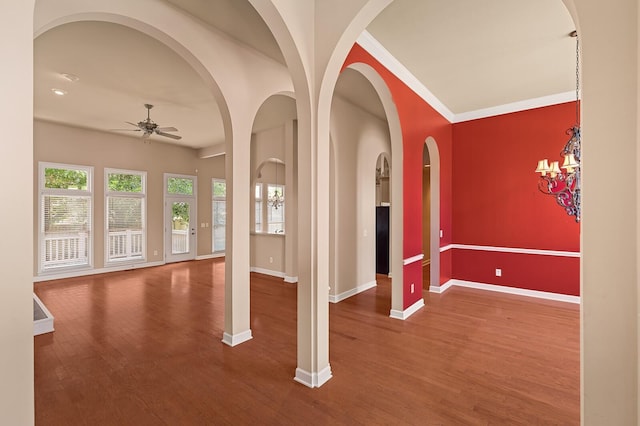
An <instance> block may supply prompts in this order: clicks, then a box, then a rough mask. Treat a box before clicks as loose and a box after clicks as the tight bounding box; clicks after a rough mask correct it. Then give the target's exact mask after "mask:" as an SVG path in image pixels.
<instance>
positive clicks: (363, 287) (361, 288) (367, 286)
mask: <svg viewBox="0 0 640 426" xmlns="http://www.w3.org/2000/svg"><path fill="white" fill-rule="evenodd" d="M377 285H378V283H377V282H376V281H375V280H373V281H371V282H368V283H366V284H363V285H359V286H358V287H356V288H352V289H351V290H348V291H345V292H344V293H340V294H337V295H333V294H330V295H329V302H331V303H338V302H342V301H343V300H345V299H348V298H349V297H351V296H355V295H356V294H358V293H362V292H363V291H367V290H369V289H371V288H374V287H375V286H377Z"/></svg>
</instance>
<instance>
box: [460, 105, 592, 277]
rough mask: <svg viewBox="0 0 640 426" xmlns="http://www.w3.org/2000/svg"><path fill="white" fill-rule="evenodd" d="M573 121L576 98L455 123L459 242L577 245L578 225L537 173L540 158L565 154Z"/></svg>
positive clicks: (544, 246)
mask: <svg viewBox="0 0 640 426" xmlns="http://www.w3.org/2000/svg"><path fill="white" fill-rule="evenodd" d="M574 124H575V103H573V102H569V103H565V104H560V105H554V106H549V107H545V108H537V109H532V110H527V111H522V112H518V113H513V114H505V115H500V116H496V117H491V118H485V119H481V120H473V121H468V122H464V123H456V124H454V125H453V140H454V143H453V203H452V204H453V223H454V227H453V240H454V242H455V243H458V244H474V245H487V246H500V247H520V248H535V249H548V250H562V251H579V250H580V225H579V224H578V223H576V222H575V219H574V218H573V216H568V215H567V214H566V213H565V212H564V210H563V209H562V208H561V207H560V206H558V205H557V204H556V202H555V200H554V199H553V198H552V197H550V196H547V195H544V194H542V193H541V192H540V191H538V187H537V183H538V178H539V175H538V174H537V173H534V170H535V167H536V164H537V161H538V160H540V159H542V158H549V160H550V161H551V160H561V158H560V151H561V150H562V148H563V147H564V144H565V143H566V141H567V140H568V139H569V137H568V136H567V135H566V133H565V131H566V130H567V129H568V128H570V127H571V126H573V125H574ZM454 270H455V262H454Z"/></svg>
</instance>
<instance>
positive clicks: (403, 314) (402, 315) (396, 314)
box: [389, 298, 424, 320]
mask: <svg viewBox="0 0 640 426" xmlns="http://www.w3.org/2000/svg"><path fill="white" fill-rule="evenodd" d="M423 307H424V299H422V298H421V299H420V300H418V301H417V302H416V303H414V304H413V305H411V306H409V307H408V308H407V309H405V310H404V311H397V310H395V309H392V310H391V313H390V314H389V316H390V317H391V318H394V319H399V320H406V319H407V318H409V317H410V316H411V315H413V314H415V313H416V312H417V311H418V310H420V309H421V308H423Z"/></svg>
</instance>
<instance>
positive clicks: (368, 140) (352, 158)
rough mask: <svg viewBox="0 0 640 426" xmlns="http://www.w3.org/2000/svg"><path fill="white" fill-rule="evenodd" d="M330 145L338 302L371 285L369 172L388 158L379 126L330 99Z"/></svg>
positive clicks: (372, 248)
mask: <svg viewBox="0 0 640 426" xmlns="http://www.w3.org/2000/svg"><path fill="white" fill-rule="evenodd" d="M331 140H332V144H333V151H334V155H333V156H332V159H333V160H334V164H333V165H332V170H335V176H334V180H335V188H336V191H335V193H334V206H335V214H334V215H332V216H333V220H332V223H333V227H334V230H335V232H334V234H335V235H334V238H335V240H334V241H335V243H334V247H335V255H334V258H335V259H334V262H333V265H334V271H335V272H334V282H333V285H332V286H331V290H330V291H331V293H330V294H331V295H332V296H337V297H339V296H340V295H341V294H344V293H347V292H351V291H353V290H355V289H357V288H358V287H360V286H366V285H368V284H371V283H373V282H375V279H376V263H375V255H376V254H375V246H376V244H375V238H376V232H375V230H376V228H375V227H376V224H375V170H376V160H377V158H378V156H379V155H380V154H381V153H388V152H390V144H391V143H390V140H389V130H388V125H387V123H386V122H385V121H383V120H381V119H380V118H377V117H375V116H373V115H371V114H370V113H368V112H366V111H364V110H362V109H361V108H358V107H356V106H355V105H353V104H351V103H349V102H347V101H345V100H344V99H342V98H340V97H339V96H334V97H333V103H332V106H331Z"/></svg>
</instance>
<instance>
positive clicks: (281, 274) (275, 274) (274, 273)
mask: <svg viewBox="0 0 640 426" xmlns="http://www.w3.org/2000/svg"><path fill="white" fill-rule="evenodd" d="M249 270H250V271H251V272H257V273H259V274H264V275H269V276H272V277H276V278H283V279H284V277H285V275H284V272H280V271H272V270H270V269H264V268H257V267H255V266H252V267H251V269H249Z"/></svg>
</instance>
